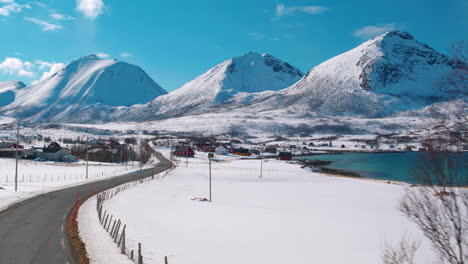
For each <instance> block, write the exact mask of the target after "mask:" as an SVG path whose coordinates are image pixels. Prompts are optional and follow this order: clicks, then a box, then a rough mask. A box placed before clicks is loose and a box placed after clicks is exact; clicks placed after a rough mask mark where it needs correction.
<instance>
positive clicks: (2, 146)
mask: <svg viewBox="0 0 468 264" xmlns="http://www.w3.org/2000/svg"><path fill="white" fill-rule="evenodd" d="M23 149H24V147H23V146H21V145H18V152H19V153H18V155H21V153H20V152H21V151H22V150H23ZM14 157H16V143H0V158H14Z"/></svg>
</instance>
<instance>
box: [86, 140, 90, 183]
mask: <svg viewBox="0 0 468 264" xmlns="http://www.w3.org/2000/svg"><path fill="white" fill-rule="evenodd" d="M88 143H89V138H88V137H86V179H88Z"/></svg>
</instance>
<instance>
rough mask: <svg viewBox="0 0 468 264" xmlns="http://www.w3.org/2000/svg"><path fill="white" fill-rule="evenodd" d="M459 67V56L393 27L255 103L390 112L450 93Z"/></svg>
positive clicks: (324, 111) (326, 111) (332, 111)
mask: <svg viewBox="0 0 468 264" xmlns="http://www.w3.org/2000/svg"><path fill="white" fill-rule="evenodd" d="M457 67H460V65H459V64H457V63H456V62H455V60H453V59H451V58H449V57H447V56H445V55H443V54H440V53H438V52H437V51H435V50H434V49H432V48H430V47H429V46H427V45H425V44H423V43H420V42H418V41H417V40H415V39H414V37H413V36H411V35H410V34H409V33H406V32H401V31H391V32H388V33H385V34H383V35H381V36H378V37H376V38H373V39H371V40H369V41H366V42H364V43H363V44H361V45H359V46H358V47H356V48H354V49H352V50H350V51H348V52H346V53H343V54H341V55H338V56H336V57H334V58H332V59H330V60H328V61H326V62H324V63H322V64H320V65H318V66H316V67H314V68H313V69H312V70H310V72H309V73H307V75H306V76H304V78H302V79H301V80H300V81H299V82H297V83H296V84H294V85H292V86H291V87H289V88H287V89H284V90H282V91H280V92H278V93H276V94H274V95H268V97H265V98H259V101H261V102H259V103H257V104H254V105H253V106H252V107H253V108H254V109H256V110H257V111H258V110H269V109H278V108H285V109H287V110H288V111H296V112H303V113H314V114H317V115H322V116H325V115H354V116H364V117H378V116H386V115H389V114H393V113H397V112H400V111H407V110H415V109H420V108H423V107H425V106H427V105H430V104H433V103H435V102H440V101H444V100H448V99H449V98H451V95H452V94H451V92H452V87H451V85H450V84H449V80H448V77H449V75H450V73H451V72H452V71H453V70H454V69H456V68H457Z"/></svg>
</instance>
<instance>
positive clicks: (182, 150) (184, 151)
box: [174, 146, 195, 157]
mask: <svg viewBox="0 0 468 264" xmlns="http://www.w3.org/2000/svg"><path fill="white" fill-rule="evenodd" d="M174 155H176V156H178V157H193V156H195V151H193V149H192V148H191V147H189V146H176V149H175V151H174Z"/></svg>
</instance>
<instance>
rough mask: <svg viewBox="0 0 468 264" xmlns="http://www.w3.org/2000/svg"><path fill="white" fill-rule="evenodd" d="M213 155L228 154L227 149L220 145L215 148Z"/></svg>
mask: <svg viewBox="0 0 468 264" xmlns="http://www.w3.org/2000/svg"><path fill="white" fill-rule="evenodd" d="M215 153H216V154H218V155H226V154H228V153H229V149H228V148H226V147H225V146H223V145H221V146H218V147H216V149H215Z"/></svg>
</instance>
